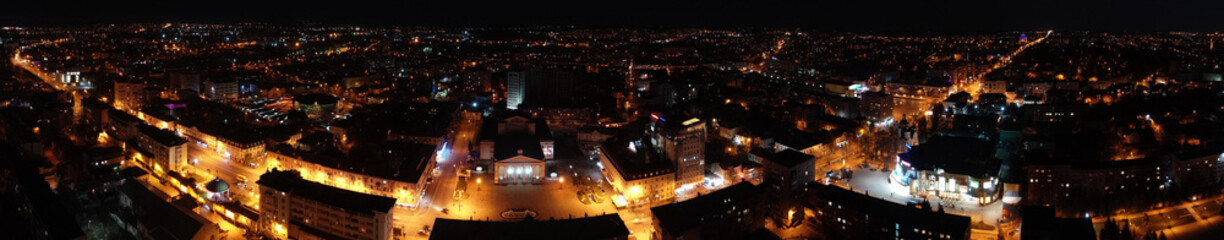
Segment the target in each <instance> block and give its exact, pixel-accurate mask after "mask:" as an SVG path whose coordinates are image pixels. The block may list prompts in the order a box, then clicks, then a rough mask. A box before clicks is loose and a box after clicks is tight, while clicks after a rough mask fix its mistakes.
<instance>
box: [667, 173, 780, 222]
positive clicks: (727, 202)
mask: <svg viewBox="0 0 1224 240" xmlns="http://www.w3.org/2000/svg"><path fill="white" fill-rule="evenodd" d="M760 192H761V191H760V188H757V186H755V185H752V183H748V182H741V183H739V184H735V185H732V186H730V187H727V188H724V189H721V190H718V191H715V192H712V193H710V194H707V195H704V196H700V197H697V198H694V199H690V200H688V201H683V202H678V203H672V204H668V205H663V206H658V207H653V208H650V212H651V213H653V214H654V216H655V218H658V219H659V226H661V227H662V228H663V229H665V230H667V231H668V232H671V233H683V232H685V231H687V230H689V229H693V228H694V227H697V226H698V225H701V222H702V221H704V220H705V219H707V218H709V217H710V216H714V215H719V214H725V213H727V212H729V211H731V208H732V207H733V206H739V205H740V204H742V203H743V202H744V201H750V200H753V199H755V198H757V196H759V194H760Z"/></svg>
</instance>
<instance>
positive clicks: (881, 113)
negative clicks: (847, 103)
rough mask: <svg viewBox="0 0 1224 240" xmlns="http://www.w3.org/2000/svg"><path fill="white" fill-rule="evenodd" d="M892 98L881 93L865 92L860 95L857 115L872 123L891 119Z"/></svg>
mask: <svg viewBox="0 0 1224 240" xmlns="http://www.w3.org/2000/svg"><path fill="white" fill-rule="evenodd" d="M893 105H894V103H893V96H892V95H888V94H886V93H882V92H865V93H863V94H861V95H860V99H859V114H860V115H862V116H863V117H865V118H867V119H870V120H872V121H876V122H881V121H886V120H887V119H892V117H893Z"/></svg>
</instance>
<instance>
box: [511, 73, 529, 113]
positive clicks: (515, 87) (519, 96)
mask: <svg viewBox="0 0 1224 240" xmlns="http://www.w3.org/2000/svg"><path fill="white" fill-rule="evenodd" d="M526 77H527V76H526V75H525V74H524V73H523V72H509V73H506V108H507V109H510V110H515V109H518V106H519V105H520V104H523V97H524V96H523V95H525V94H526V93H527V91H526V90H527V89H525V88H526V87H527V86H526V85H527V84H526V82H527V79H526Z"/></svg>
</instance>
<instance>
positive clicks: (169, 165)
mask: <svg viewBox="0 0 1224 240" xmlns="http://www.w3.org/2000/svg"><path fill="white" fill-rule="evenodd" d="M137 128H139V129H140V136H138V137H137V138H136V142H137V146H136V147H138V148H140V149H142V150H144V151H148V152H150V153H152V154H151V155H149V156H145V157H144V159H143V160H144V163H146V164H150V169H153V168H155V167H151V166H161V167H162V168H164V169H165V170H167V171H180V170H182V168H183V167H185V166H187V165H189V163H188V162H187V140H185V139H183V138H181V137H179V136H178V135H175V134H174V132H171V131H168V130H162V129H158V128H156V127H153V126H149V125H140V126H139V127H137ZM154 173H155V174H158V175H162V174H165V172H158V171H154Z"/></svg>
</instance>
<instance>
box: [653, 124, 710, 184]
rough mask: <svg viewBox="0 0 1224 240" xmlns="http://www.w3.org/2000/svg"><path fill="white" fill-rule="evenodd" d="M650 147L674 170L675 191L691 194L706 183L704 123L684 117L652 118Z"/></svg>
mask: <svg viewBox="0 0 1224 240" xmlns="http://www.w3.org/2000/svg"><path fill="white" fill-rule="evenodd" d="M651 120H652V121H651V125H650V132H651V133H652V134H651V140H652V141H653V142H652V144H653V145H654V146H655V147H657V148H658V150H660V152H661V154H662V156H663V157H664V158H667V160H669V161H671V162H672V165H674V166H676V187H677V188H680V189H681V190H682V191H687V190H691V189H693V188H695V187H698V186H700V184H701V183H703V182H705V170H706V166H705V142H706V128H705V121H703V120H701V119H699V118H695V117H689V116H686V115H675V116H664V115H662V114H652V115H651Z"/></svg>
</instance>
